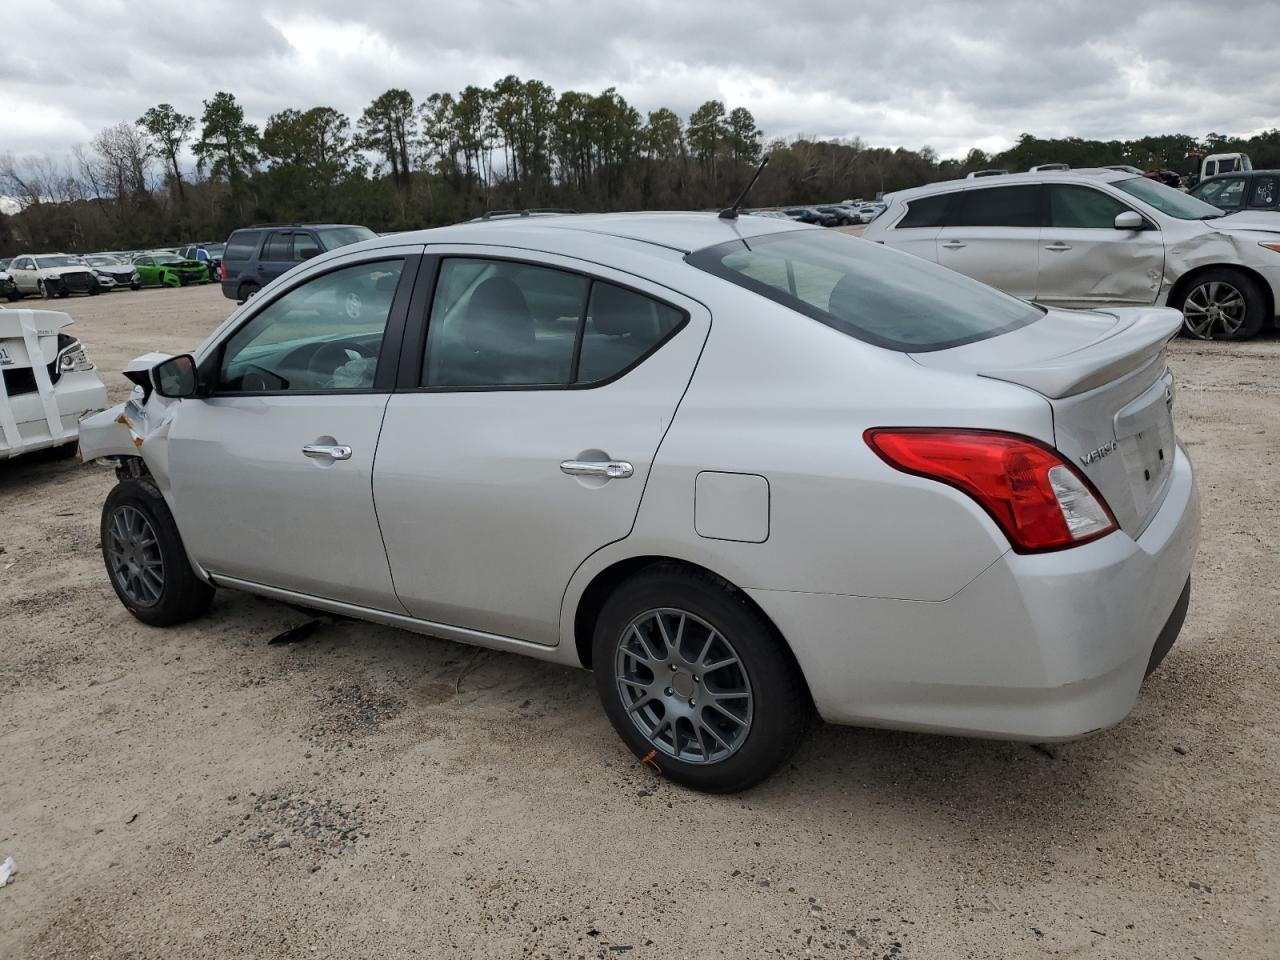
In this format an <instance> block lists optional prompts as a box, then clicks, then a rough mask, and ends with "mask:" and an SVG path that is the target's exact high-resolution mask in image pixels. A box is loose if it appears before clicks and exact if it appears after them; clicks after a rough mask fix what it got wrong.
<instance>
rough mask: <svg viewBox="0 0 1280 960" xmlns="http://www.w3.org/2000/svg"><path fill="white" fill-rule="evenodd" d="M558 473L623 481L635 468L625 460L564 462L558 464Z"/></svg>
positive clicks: (632, 473)
mask: <svg viewBox="0 0 1280 960" xmlns="http://www.w3.org/2000/svg"><path fill="white" fill-rule="evenodd" d="M560 472H561V473H567V474H568V475H569V476H571V477H604V478H605V479H606V480H625V479H627V477H630V476H632V475H634V474H635V472H636V468H635V467H633V466H632V465H631V464H629V463H627V461H625V460H566V461H565V462H564V463H562V464H560Z"/></svg>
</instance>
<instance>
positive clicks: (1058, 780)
mask: <svg viewBox="0 0 1280 960" xmlns="http://www.w3.org/2000/svg"><path fill="white" fill-rule="evenodd" d="M32 305H35V304H32ZM60 306H61V307H62V308H64V309H66V310H67V311H68V312H69V313H71V314H72V315H73V316H74V317H76V318H77V320H78V322H77V324H76V326H75V327H74V328H73V332H75V333H77V334H78V335H79V336H80V337H81V338H83V340H84V341H85V342H86V343H87V344H88V346H89V348H90V350H91V352H92V353H93V355H94V357H95V359H96V360H97V361H98V363H99V366H100V367H101V368H102V369H103V370H104V371H108V372H109V373H108V375H107V381H108V383H109V386H110V390H111V395H112V399H113V400H119V399H122V398H123V397H124V396H125V395H126V394H127V392H128V384H127V383H126V382H125V381H124V379H123V378H122V377H121V376H119V374H118V373H116V372H115V371H118V370H119V369H120V368H121V367H122V365H123V364H124V363H125V361H127V360H128V359H130V358H131V357H133V356H136V355H139V354H141V353H144V352H146V351H148V350H151V349H161V350H169V351H177V350H181V349H185V348H190V347H193V346H195V345H196V344H197V343H198V342H199V341H200V340H201V339H202V338H203V337H204V336H205V334H206V333H207V332H208V331H209V330H210V329H212V328H213V326H214V325H215V324H217V323H218V322H219V321H220V320H221V319H222V318H224V317H225V316H226V315H227V313H228V310H229V308H230V307H231V303H230V301H227V300H224V299H223V298H222V297H221V296H220V294H219V292H218V290H217V288H215V287H208V288H194V289H184V290H144V291H141V292H138V293H132V292H123V293H115V294H112V295H110V296H100V297H97V298H94V299H88V298H79V299H73V300H70V301H62V303H61V304H60ZM1173 356H1174V360H1173V363H1174V367H1175V370H1176V372H1177V375H1178V378H1179V394H1178V400H1177V408H1176V409H1177V418H1178V426H1179V430H1180V432H1181V435H1182V436H1183V438H1184V439H1185V441H1186V442H1187V444H1188V446H1189V448H1190V450H1191V453H1192V456H1193V458H1194V460H1195V462H1196V465H1197V468H1198V470H1199V475H1200V484H1201V491H1202V495H1203V498H1204V542H1203V546H1202V548H1201V552H1200V556H1199V560H1198V563H1197V566H1196V570H1195V574H1194V587H1193V599H1192V606H1191V612H1190V615H1189V617H1188V619H1187V623H1186V627H1185V629H1184V631H1183V634H1182V637H1181V638H1180V640H1179V642H1178V644H1177V645H1176V646H1175V647H1174V649H1173V651H1172V653H1171V654H1170V655H1169V658H1168V659H1167V660H1166V661H1165V664H1164V666H1163V667H1162V668H1161V669H1160V670H1159V671H1158V672H1157V673H1156V674H1155V675H1154V676H1153V677H1152V678H1151V679H1150V680H1149V681H1148V682H1147V684H1146V686H1145V687H1144V689H1143V692H1142V696H1141V699H1140V700H1139V702H1138V705H1137V708H1136V709H1135V710H1134V712H1133V714H1132V715H1131V716H1130V717H1129V718H1128V719H1127V720H1126V721H1125V722H1124V723H1122V724H1121V725H1120V726H1119V727H1117V728H1115V729H1113V730H1110V731H1107V732H1104V733H1101V734H1098V735H1096V736H1094V737H1091V738H1089V739H1087V740H1084V741H1081V742H1078V743H1075V744H1070V745H1066V746H1061V747H1054V748H1051V749H1048V750H1043V749H1037V748H1035V747H1032V746H1028V745H1026V744H1008V743H989V742H980V741H976V740H966V739H949V738H943V737H930V736H920V735H910V734H901V733H892V732H883V731H871V730H858V729H841V728H834V727H827V728H821V729H818V730H817V731H816V732H815V733H814V735H813V736H812V737H811V738H810V739H809V741H808V742H807V744H806V745H805V746H804V747H803V748H802V750H801V752H800V753H799V754H798V755H797V757H796V758H795V761H794V763H793V765H792V766H791V767H790V768H789V769H787V770H784V771H783V772H782V773H781V775H779V776H777V777H776V778H774V779H773V780H771V781H770V782H768V783H767V784H765V785H763V786H761V787H759V788H757V789H755V790H753V791H751V792H749V793H747V794H745V795H742V796H737V797H708V796H700V795H697V794H693V793H689V792H687V791H685V790H682V789H678V788H676V787H673V786H672V785H670V784H668V783H665V782H663V781H661V780H657V779H655V778H654V777H653V776H652V775H651V774H650V772H649V770H648V769H647V768H645V767H642V766H640V765H638V764H637V763H636V762H635V761H634V760H633V759H632V758H631V756H630V755H629V754H628V753H627V752H626V751H625V750H624V748H623V747H622V746H621V744H620V742H619V741H618V740H617V738H616V737H615V736H614V734H613V732H612V730H611V729H610V728H609V726H608V723H607V722H606V720H605V718H604V716H603V714H602V713H601V711H600V710H599V709H598V708H597V704H596V700H595V697H594V694H593V691H592V689H591V683H590V677H589V675H588V674H586V673H585V672H581V671H575V670H569V669H564V668H560V667H554V666H549V665H546V664H540V663H537V662H534V661H532V660H527V659H522V658H518V657H515V656H509V655H503V654H497V653H490V652H483V653H480V654H479V655H478V657H477V658H476V659H475V660H474V661H473V659H472V651H471V649H469V648H466V647H462V646H458V645H455V644H452V643H448V642H445V641H437V640H430V639H425V638H421V637H417V636H414V635H410V634H407V633H401V632H398V631H396V630H391V629H385V628H381V627H375V626H366V625H361V624H356V623H339V624H335V625H325V626H323V627H322V628H321V629H319V630H318V631H316V632H315V633H314V634H313V635H312V636H311V637H309V638H308V639H306V640H305V641H303V642H299V643H296V644H289V645H270V646H269V645H268V640H270V639H271V638H272V637H273V636H275V635H276V634H278V633H280V632H281V631H282V630H284V629H285V628H287V627H290V626H293V625H297V624H299V623H301V622H303V621H304V620H305V619H306V617H305V615H303V614H300V613H298V612H296V611H295V610H293V609H290V608H288V607H285V606H281V605H279V604H276V603H271V602H267V601H264V600H258V599H254V598H251V597H247V596H239V595H235V594H230V593H226V592H221V593H219V595H218V598H217V600H216V603H215V606H214V609H213V612H212V614H211V615H210V616H209V617H207V618H206V619H204V620H201V621H199V622H197V623H194V624H191V625H188V626H184V627H181V628H178V629H171V630H154V629H149V628H147V627H144V626H142V625H140V624H138V623H137V622H135V621H134V620H133V619H132V618H131V617H130V616H129V615H128V614H127V613H126V612H125V610H124V609H123V608H122V607H121V606H120V604H119V603H118V602H117V601H116V599H115V597H114V595H113V594H112V592H111V590H110V587H109V586H108V583H107V580H106V577H105V575H104V573H103V570H102V564H101V560H100V559H99V554H98V529H97V524H98V510H99V507H100V505H101V503H102V500H103V498H104V497H105V495H106V493H107V491H108V489H109V488H110V486H111V484H112V482H113V480H112V475H111V473H110V472H109V471H107V470H102V469H98V468H95V467H84V466H81V465H79V464H77V463H75V462H70V463H67V462H62V463H55V462H47V461H38V460H32V459H28V460H24V461H16V462H11V463H7V464H5V463H0V503H2V504H3V523H2V524H0V610H3V611H4V613H5V619H4V627H3V630H2V631H0V633H2V636H3V643H0V691H3V693H2V694H0V860H2V859H3V858H4V857H5V856H6V855H12V856H13V857H14V858H15V860H16V862H17V866H18V871H19V872H18V874H17V875H16V877H15V878H14V879H13V881H12V882H11V884H10V885H9V886H7V887H5V888H3V889H0V956H2V957H6V958H7V957H13V958H18V957H21V958H24V960H25V958H40V957H74V958H84V957H91V956H92V957H138V958H152V957H154V958H166V960H167V958H173V957H179V956H181V957H185V958H201V957H209V958H219V960H222V958H225V957H228V956H254V957H298V956H317V957H321V956H342V957H370V956H387V957H484V958H492V957H508V956H512V957H518V956H547V957H613V956H621V955H628V956H630V957H637V958H643V957H668V956H682V957H718V956H727V957H760V956H786V957H791V956H814V957H920V958H939V957H1024V956H1025V957H1036V956H1042V955H1043V956H1047V955H1063V956H1076V957H1126V958H1128V957H1159V958H1168V957H1199V958H1203V960H1210V958H1232V960H1238V958H1242V957H1244V958H1252V957H1271V958H1274V957H1277V956H1280V932H1278V931H1280V849H1278V843H1277V838H1278V837H1280V801H1278V800H1277V788H1276V785H1277V783H1278V782H1280V776H1278V773H1280V762H1278V761H1280V706H1277V698H1276V691H1277V690H1278V689H1280V670H1278V669H1277V665H1278V664H1280V653H1278V651H1277V644H1276V621H1277V616H1276V614H1277V610H1280V587H1278V586H1277V582H1278V579H1277V577H1276V575H1275V568H1276V544H1277V541H1278V537H1277V533H1278V531H1280V520H1278V519H1277V511H1276V510H1275V504H1276V502H1277V501H1278V500H1280V480H1278V479H1277V466H1278V464H1277V459H1278V458H1280V341H1277V340H1276V339H1274V338H1268V339H1266V340H1262V341H1256V342H1253V343H1249V344H1240V345H1221V344H1192V343H1188V342H1177V343H1175V344H1174V345H1173Z"/></svg>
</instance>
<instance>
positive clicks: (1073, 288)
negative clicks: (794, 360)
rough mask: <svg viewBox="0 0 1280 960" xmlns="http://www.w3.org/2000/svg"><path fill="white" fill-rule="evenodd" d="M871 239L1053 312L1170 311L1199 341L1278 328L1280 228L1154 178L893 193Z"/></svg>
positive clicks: (992, 181) (1012, 180) (1054, 179)
mask: <svg viewBox="0 0 1280 960" xmlns="http://www.w3.org/2000/svg"><path fill="white" fill-rule="evenodd" d="M885 199H886V200H887V201H888V204H889V208H888V210H887V211H886V212H885V213H884V214H883V215H882V216H880V217H877V218H876V220H875V221H874V222H873V223H871V224H870V225H869V226H868V227H867V230H866V232H865V233H864V234H863V236H864V237H865V238H866V239H868V240H875V241H878V242H880V243H884V244H887V245H889V246H893V247H898V248H899V249H901V250H905V251H907V252H909V253H913V254H915V255H917V256H920V257H924V258H926V259H928V260H933V261H935V262H937V263H940V264H942V265H943V266H944V267H950V268H951V269H952V270H957V271H959V272H960V273H964V274H968V275H969V276H971V277H974V278H975V279H977V280H981V281H983V282H984V283H989V284H991V285H992V286H994V287H998V288H999V289H1001V290H1004V291H1005V292H1007V293H1012V294H1014V295H1015V296H1019V297H1023V298H1025V299H1027V300H1035V301H1038V302H1041V303H1044V304H1046V305H1049V306H1060V307H1099V306H1134V305H1153V304H1154V305H1157V306H1165V305H1167V306H1171V307H1175V308H1177V309H1180V310H1181V311H1182V313H1183V318H1184V319H1183V326H1184V329H1185V331H1186V332H1187V333H1188V334H1190V335H1191V336H1195V337H1199V338H1202V339H1206V340H1215V339H1223V340H1243V339H1246V338H1248V337H1252V336H1254V335H1255V334H1257V333H1258V332H1259V331H1260V330H1261V329H1262V328H1263V326H1264V325H1267V324H1269V323H1272V322H1274V320H1275V318H1276V304H1277V302H1278V301H1280V227H1276V228H1270V229H1268V228H1267V227H1265V226H1259V225H1257V224H1238V225H1236V224H1232V225H1230V226H1229V225H1228V222H1227V221H1223V220H1221V219H1220V218H1221V217H1222V216H1223V214H1222V211H1221V210H1219V209H1218V208H1217V207H1213V206H1210V205H1209V204H1207V203H1204V202H1202V201H1200V200H1197V199H1195V198H1194V197H1190V196H1188V195H1187V194H1185V193H1182V192H1180V191H1178V190H1174V189H1172V188H1170V187H1167V186H1165V185H1164V184H1162V183H1158V182H1156V181H1154V180H1150V179H1148V178H1146V177H1135V176H1133V175H1132V174H1129V173H1126V172H1123V171H1117V170H1101V169H1089V170H1054V171H1042V172H1039V173H1018V174H1008V175H1005V176H1000V177H993V178H983V179H974V180H951V181H947V182H944V183H933V184H929V185H928V186H924V187H918V188H916V189H913V190H903V191H901V192H899V193H893V194H890V195H889V196H888V197H886V198H885Z"/></svg>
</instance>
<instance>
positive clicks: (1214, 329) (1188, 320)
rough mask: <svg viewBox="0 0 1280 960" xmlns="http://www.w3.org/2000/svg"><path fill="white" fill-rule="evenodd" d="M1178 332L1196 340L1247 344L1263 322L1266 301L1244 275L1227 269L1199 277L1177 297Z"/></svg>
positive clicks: (1208, 272)
mask: <svg viewBox="0 0 1280 960" xmlns="http://www.w3.org/2000/svg"><path fill="white" fill-rule="evenodd" d="M1176 307H1177V309H1178V310H1181V311H1182V332H1183V334H1185V335H1186V336H1188V337H1194V338H1195V339H1197V340H1248V339H1249V338H1250V337H1256V336H1257V335H1258V333H1259V331H1261V330H1262V325H1263V323H1265V322H1266V319H1267V317H1266V314H1267V301H1266V297H1265V296H1264V295H1263V292H1262V289H1261V288H1260V287H1259V286H1258V284H1257V283H1256V282H1255V281H1254V280H1253V279H1252V278H1251V277H1249V276H1248V275H1246V274H1243V273H1241V272H1240V271H1239V270H1232V269H1231V268H1230V267H1215V268H1214V269H1212V270H1206V271H1205V272H1204V273H1202V274H1199V275H1198V276H1197V277H1196V278H1195V279H1194V280H1193V281H1192V282H1191V283H1190V284H1189V285H1188V287H1187V289H1186V290H1185V291H1184V292H1183V293H1182V295H1181V296H1180V297H1179V300H1178V303H1177V305H1176Z"/></svg>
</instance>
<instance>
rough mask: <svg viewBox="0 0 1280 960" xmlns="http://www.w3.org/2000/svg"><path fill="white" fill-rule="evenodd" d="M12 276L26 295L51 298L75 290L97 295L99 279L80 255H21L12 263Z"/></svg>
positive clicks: (10, 267) (10, 273)
mask: <svg viewBox="0 0 1280 960" xmlns="http://www.w3.org/2000/svg"><path fill="white" fill-rule="evenodd" d="M9 276H10V277H12V278H13V282H14V284H15V285H16V286H17V288H18V292H19V293H20V294H22V295H23V296H29V295H32V294H35V295H39V296H42V297H44V298H45V299H46V300H51V299H53V298H54V297H65V296H69V295H70V294H72V293H88V294H96V293H97V292H98V290H99V283H98V278H97V276H96V275H95V274H94V272H93V270H92V269H90V267H89V266H88V264H86V263H85V262H84V260H83V259H82V258H81V257H77V256H74V255H72V254H67V253H42V254H39V255H38V256H33V255H31V254H22V255H21V256H17V257H14V258H13V262H12V263H10V264H9Z"/></svg>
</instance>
